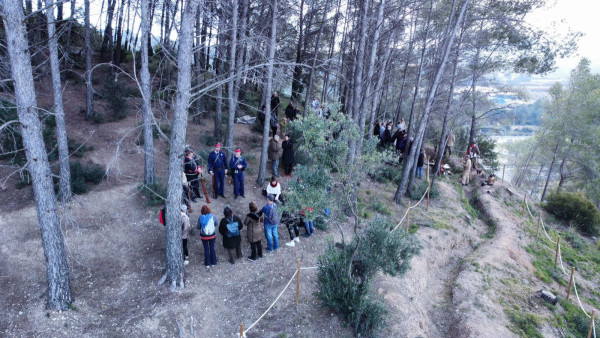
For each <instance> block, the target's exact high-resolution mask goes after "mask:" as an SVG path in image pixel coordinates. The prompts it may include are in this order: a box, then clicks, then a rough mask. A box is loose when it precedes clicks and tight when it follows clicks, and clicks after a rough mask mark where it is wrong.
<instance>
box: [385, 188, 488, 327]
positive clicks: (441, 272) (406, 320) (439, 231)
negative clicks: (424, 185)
mask: <svg viewBox="0 0 600 338" xmlns="http://www.w3.org/2000/svg"><path fill="white" fill-rule="evenodd" d="M438 187H439V189H440V196H444V198H440V199H437V200H432V203H431V206H430V210H429V211H426V210H425V208H426V207H425V203H423V204H422V205H419V206H418V207H417V208H416V209H413V211H412V213H411V218H412V219H413V221H411V224H418V225H419V229H418V231H417V233H416V235H417V237H418V238H419V240H420V242H421V244H422V249H421V253H420V254H419V255H418V256H415V257H414V258H413V260H412V262H411V268H410V270H409V271H408V272H407V273H406V275H404V276H402V277H391V276H383V275H382V276H381V277H380V278H378V282H377V283H376V284H375V286H374V288H375V290H377V292H378V293H379V295H381V296H383V298H384V299H385V302H386V305H387V306H388V308H389V309H390V313H391V314H392V316H391V317H392V318H393V320H390V321H389V322H388V323H387V324H388V328H387V329H386V331H385V334H384V335H386V336H394V337H419V336H422V337H448V336H452V335H451V332H450V327H451V324H452V321H453V320H454V311H453V303H452V288H453V283H454V279H455V276H456V274H457V269H458V267H459V265H460V263H461V261H462V259H463V258H464V257H465V256H467V255H469V254H470V253H471V252H472V250H473V248H475V247H477V246H478V245H479V244H480V243H481V242H483V240H482V239H481V234H482V233H484V232H485V231H486V225H485V224H484V223H483V222H481V221H479V220H476V219H473V218H472V217H470V216H468V214H467V212H466V211H465V210H464V208H463V206H462V205H461V204H460V196H459V195H458V193H457V191H456V190H455V189H454V187H452V186H451V185H450V184H449V183H448V182H447V181H440V182H439V185H438ZM448 210H455V212H454V213H453V214H452V215H451V216H449V215H448V212H447V211H448Z"/></svg>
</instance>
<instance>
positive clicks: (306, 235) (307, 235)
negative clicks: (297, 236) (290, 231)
mask: <svg viewBox="0 0 600 338" xmlns="http://www.w3.org/2000/svg"><path fill="white" fill-rule="evenodd" d="M310 235H311V234H304V235H302V236H304V237H307V238H308V237H310Z"/></svg>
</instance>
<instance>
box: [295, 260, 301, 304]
mask: <svg viewBox="0 0 600 338" xmlns="http://www.w3.org/2000/svg"><path fill="white" fill-rule="evenodd" d="M297 262H298V272H296V305H298V302H299V301H300V259H298V260H297Z"/></svg>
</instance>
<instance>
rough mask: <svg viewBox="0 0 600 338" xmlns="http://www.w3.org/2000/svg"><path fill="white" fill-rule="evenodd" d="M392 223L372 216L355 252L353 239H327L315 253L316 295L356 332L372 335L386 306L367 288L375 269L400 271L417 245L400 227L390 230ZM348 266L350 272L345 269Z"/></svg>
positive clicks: (417, 247) (381, 318)
mask: <svg viewBox="0 0 600 338" xmlns="http://www.w3.org/2000/svg"><path fill="white" fill-rule="evenodd" d="M391 226H392V224H391V223H390V222H389V221H388V220H386V219H382V218H376V219H375V220H373V221H371V222H370V224H369V225H368V226H367V230H366V231H365V233H364V234H362V235H361V240H360V245H359V246H358V249H357V250H358V251H357V253H356V255H353V253H354V250H355V248H356V245H357V242H356V239H355V240H354V241H353V242H352V243H350V244H349V245H346V246H343V247H342V248H341V249H339V248H337V247H336V246H335V245H334V244H333V243H332V242H329V243H328V245H327V248H326V249H325V253H324V254H323V255H322V256H320V257H319V259H318V266H319V271H318V273H317V278H318V279H319V284H318V285H319V286H318V287H319V289H318V291H317V293H316V295H317V297H318V298H319V299H320V300H321V301H322V302H323V304H324V305H325V306H327V307H328V308H330V309H332V310H334V311H336V312H337V313H339V314H340V315H341V316H342V318H343V319H344V321H345V322H346V323H347V324H348V325H350V326H351V327H352V328H353V329H354V332H355V333H356V334H357V335H359V336H373V335H374V334H375V333H376V332H377V331H378V330H379V329H380V327H381V325H382V324H383V321H384V319H385V317H386V313H387V310H386V309H385V307H384V305H383V304H382V303H381V302H380V301H379V300H378V299H377V298H376V297H374V296H373V295H372V294H371V292H370V288H369V286H370V282H371V280H372V278H373V276H375V275H376V273H377V271H382V272H383V273H386V274H389V275H392V276H396V275H400V274H404V273H405V272H406V271H407V270H408V268H409V265H410V260H411V258H412V256H413V255H415V254H417V253H418V252H419V250H420V246H419V244H418V242H417V241H416V239H415V238H414V237H413V236H412V235H409V234H407V233H406V232H405V231H404V230H402V229H398V230H397V231H395V232H392V233H390V227H391ZM349 268H350V273H349Z"/></svg>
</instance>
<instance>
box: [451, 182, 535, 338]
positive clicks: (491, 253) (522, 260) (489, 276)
mask: <svg viewBox="0 0 600 338" xmlns="http://www.w3.org/2000/svg"><path fill="white" fill-rule="evenodd" d="M476 183H478V182H476ZM472 193H473V194H476V195H475V196H473V200H474V201H475V202H476V204H477V208H478V209H479V211H480V213H481V216H482V217H483V218H485V219H486V220H487V223H488V225H489V226H490V229H493V228H494V227H495V232H493V237H492V238H491V239H490V240H488V241H486V242H485V243H484V244H483V245H482V246H481V247H479V248H478V249H477V250H475V251H474V252H473V254H472V255H471V256H470V257H468V258H467V259H466V260H465V261H463V263H462V265H461V268H460V272H459V273H458V275H457V277H456V280H455V282H454V289H453V299H452V302H453V304H454V308H455V311H456V313H455V318H456V322H455V323H454V325H453V327H452V335H453V336H460V337H491V336H496V337H511V336H516V335H515V334H514V333H513V332H511V331H510V330H509V329H508V327H509V326H510V322H509V319H508V318H507V316H506V314H505V312H504V309H503V303H504V301H503V299H504V296H503V294H504V292H505V291H506V290H504V289H505V288H506V285H505V284H504V283H503V280H506V279H510V278H513V279H518V280H528V279H530V278H531V276H532V273H533V266H532V265H531V262H530V258H529V255H528V254H527V252H526V251H525V250H524V247H525V245H526V241H527V236H525V235H524V232H523V231H522V230H521V226H522V221H521V219H519V218H518V217H516V216H515V215H514V214H512V213H510V212H509V211H507V210H506V208H505V207H504V206H503V205H501V204H500V203H499V202H498V199H497V197H500V196H502V195H503V194H507V195H508V194H510V195H513V194H515V193H514V192H512V191H511V190H509V189H508V188H506V187H503V186H498V185H496V186H494V187H493V188H481V189H479V186H478V185H477V186H476V187H475V188H473V191H472ZM492 231H493V230H492Z"/></svg>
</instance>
